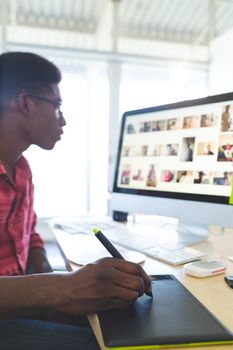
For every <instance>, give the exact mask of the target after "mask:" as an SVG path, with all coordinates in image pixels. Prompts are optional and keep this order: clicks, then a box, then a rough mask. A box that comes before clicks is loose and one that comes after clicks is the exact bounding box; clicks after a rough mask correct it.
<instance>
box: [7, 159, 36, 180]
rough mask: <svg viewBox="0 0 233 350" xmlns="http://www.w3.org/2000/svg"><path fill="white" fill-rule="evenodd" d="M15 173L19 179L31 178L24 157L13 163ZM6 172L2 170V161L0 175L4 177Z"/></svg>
mask: <svg viewBox="0 0 233 350" xmlns="http://www.w3.org/2000/svg"><path fill="white" fill-rule="evenodd" d="M15 172H16V174H18V176H20V177H24V178H26V179H27V178H31V177H32V173H31V169H30V166H29V164H28V161H27V159H26V158H25V157H24V156H21V157H20V158H19V159H18V160H17V161H16V163H15ZM6 174H7V173H6V170H5V168H4V165H3V163H2V161H1V160H0V175H6Z"/></svg>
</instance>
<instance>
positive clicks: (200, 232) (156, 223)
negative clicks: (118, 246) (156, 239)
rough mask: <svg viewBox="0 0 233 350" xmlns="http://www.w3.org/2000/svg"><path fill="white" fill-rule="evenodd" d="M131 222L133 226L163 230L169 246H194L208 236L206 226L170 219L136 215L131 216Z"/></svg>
mask: <svg viewBox="0 0 233 350" xmlns="http://www.w3.org/2000/svg"><path fill="white" fill-rule="evenodd" d="M132 222H133V224H142V225H145V226H152V227H154V228H156V229H159V230H164V233H168V235H169V238H170V241H171V246H173V244H174V243H175V244H178V245H181V246H187V245H192V244H196V243H199V242H203V241H205V240H207V239H208V237H209V235H210V232H209V227H208V226H207V225H204V224H198V223H191V222H189V221H188V222H187V221H183V220H177V219H174V218H170V217H162V216H157V215H140V214H136V215H133V216H132Z"/></svg>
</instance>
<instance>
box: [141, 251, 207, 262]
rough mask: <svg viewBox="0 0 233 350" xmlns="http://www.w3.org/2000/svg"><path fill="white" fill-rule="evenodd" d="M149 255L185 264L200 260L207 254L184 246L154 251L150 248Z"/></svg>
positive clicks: (165, 260)
mask: <svg viewBox="0 0 233 350" xmlns="http://www.w3.org/2000/svg"><path fill="white" fill-rule="evenodd" d="M147 255H148V256H151V257H152V258H155V259H158V260H161V261H164V262H166V263H168V264H171V265H181V264H185V263H187V262H190V261H194V260H200V258H202V257H204V256H206V254H205V253H204V252H201V251H200V250H197V249H194V248H190V247H182V248H178V249H175V250H170V249H169V250H167V249H163V248H158V249H157V250H156V251H154V252H153V251H151V252H150V251H149V250H148V251H147Z"/></svg>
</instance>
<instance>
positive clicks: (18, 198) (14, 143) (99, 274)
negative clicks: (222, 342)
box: [0, 52, 151, 350]
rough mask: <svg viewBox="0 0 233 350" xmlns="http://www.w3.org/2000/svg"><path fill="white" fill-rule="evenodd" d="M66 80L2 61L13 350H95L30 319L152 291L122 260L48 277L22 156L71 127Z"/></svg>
mask: <svg viewBox="0 0 233 350" xmlns="http://www.w3.org/2000/svg"><path fill="white" fill-rule="evenodd" d="M60 80H61V74H60V71H59V70H58V68H57V67H56V66H55V65H54V64H52V63H51V62H49V61H47V60H46V59H44V58H42V57H40V56H38V55H35V54H32V53H23V52H10V53H5V54H2V55H0V245H1V249H0V275H1V276H2V277H0V310H1V311H0V316H1V318H3V320H1V321H0V344H1V346H2V347H3V348H7V349H25V350H26V349H42V348H49V349H56V350H58V349H67V350H69V349H74V348H75V349H79V350H80V349H85V350H88V349H97V348H98V345H97V343H96V340H95V338H94V336H93V334H92V332H91V330H89V329H81V327H72V326H68V325H61V324H60V325H58V324H54V323H50V322H44V321H35V320H30V321H28V320H27V319H25V317H33V316H34V315H36V314H37V313H38V312H42V311H49V312H63V313H65V314H67V315H74V316H80V315H87V314H89V313H95V312H98V311H99V310H104V309H110V308H117V307H124V306H126V305H128V303H130V302H132V301H134V300H136V299H137V298H138V297H139V296H141V295H142V294H143V293H144V292H147V293H149V292H150V291H151V282H150V279H149V277H148V275H147V274H146V273H145V272H144V270H143V269H142V268H141V267H140V266H139V265H137V264H133V263H130V262H126V261H122V260H118V259H111V258H106V259H102V260H101V261H98V262H96V263H93V264H88V265H86V266H85V267H83V268H82V269H80V270H79V271H77V272H75V273H67V274H64V275H63V274H62V275H56V274H51V273H47V272H50V271H51V267H50V265H49V263H48V260H47V258H46V253H45V250H44V245H43V241H42V239H41V238H40V236H39V235H38V234H37V233H36V232H35V225H36V215H35V213H34V211H33V185H32V176H31V171H30V168H29V165H28V163H27V161H26V159H25V158H24V157H23V156H22V153H23V152H24V151H25V150H26V149H27V148H28V147H29V146H30V145H32V144H35V145H37V146H39V147H41V148H43V149H47V150H49V149H52V148H53V147H54V145H55V144H56V142H57V141H58V140H59V139H60V137H61V135H62V133H63V129H62V128H63V126H65V124H66V122H65V119H64V117H63V115H62V112H61V111H60V106H61V102H62V100H61V95H60V91H59V87H58V84H59V82H60ZM28 273H30V274H28ZM37 273H39V274H37ZM41 273H42V274H41ZM16 316H17V317H20V318H18V319H15V317H16ZM6 317H7V318H8V319H7V320H6V319H4V318H6ZM9 317H10V319H9ZM21 317H24V319H22V318H21Z"/></svg>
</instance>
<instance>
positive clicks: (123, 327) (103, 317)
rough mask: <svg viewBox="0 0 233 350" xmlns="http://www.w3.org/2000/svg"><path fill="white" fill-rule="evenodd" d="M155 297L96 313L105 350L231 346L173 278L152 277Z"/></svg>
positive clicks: (221, 330)
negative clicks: (125, 306) (122, 307)
mask: <svg viewBox="0 0 233 350" xmlns="http://www.w3.org/2000/svg"><path fill="white" fill-rule="evenodd" d="M151 278H152V281H153V282H152V284H153V295H154V298H153V299H152V298H150V297H148V296H146V295H143V296H142V297H141V298H139V299H138V300H137V301H136V302H135V303H133V304H132V305H130V306H129V307H127V308H124V309H117V310H109V311H104V312H100V313H99V314H98V317H99V322H100V327H101V331H102V334H103V339H104V343H105V346H106V349H117V350H122V349H124V350H126V349H129V350H133V349H137V350H139V349H161V348H169V347H184V346H186V347H187V346H201V345H218V344H233V334H232V333H231V332H230V331H229V330H227V329H226V328H225V327H224V326H223V325H222V324H221V323H220V322H219V321H218V320H217V319H216V318H215V316H213V315H212V314H211V313H210V312H209V311H208V310H207V309H206V308H205V307H204V306H203V305H202V304H201V303H200V302H199V301H198V300H197V299H196V298H195V297H194V296H193V295H192V294H191V293H190V292H189V291H188V290H187V289H186V288H185V287H184V286H183V285H182V284H181V283H180V282H179V281H178V280H177V279H176V278H175V277H174V276H173V275H156V276H151Z"/></svg>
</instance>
